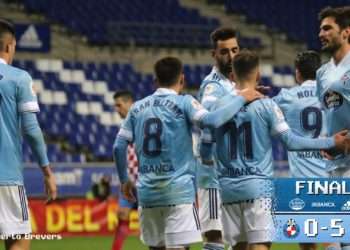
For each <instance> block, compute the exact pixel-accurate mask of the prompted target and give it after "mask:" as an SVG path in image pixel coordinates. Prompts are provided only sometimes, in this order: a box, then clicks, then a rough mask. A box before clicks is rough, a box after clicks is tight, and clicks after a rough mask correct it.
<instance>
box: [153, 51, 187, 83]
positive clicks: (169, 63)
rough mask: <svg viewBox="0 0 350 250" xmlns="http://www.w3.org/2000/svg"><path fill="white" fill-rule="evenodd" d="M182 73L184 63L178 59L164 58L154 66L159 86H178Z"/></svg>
mask: <svg viewBox="0 0 350 250" xmlns="http://www.w3.org/2000/svg"><path fill="white" fill-rule="evenodd" d="M182 72H183V69H182V62H181V61H180V60H179V59H178V58H176V57H164V58H162V59H160V60H158V61H157V62H156V64H155V65H154V73H155V75H156V78H157V81H158V84H159V85H160V86H163V87H170V86H173V85H174V84H176V82H177V81H178V80H179V77H180V74H181V73H182Z"/></svg>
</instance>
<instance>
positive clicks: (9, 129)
mask: <svg viewBox="0 0 350 250" xmlns="http://www.w3.org/2000/svg"><path fill="white" fill-rule="evenodd" d="M0 110H1V113H0V159H1V160H0V185H23V174H22V172H23V165H22V136H21V119H20V113H21V112H38V111H39V106H38V103H37V99H36V95H35V94H34V92H33V90H32V79H31V77H30V76H29V74H28V73H27V72H25V71H23V70H20V69H18V68H15V67H12V66H10V65H7V64H6V63H5V61H4V60H3V59H0Z"/></svg>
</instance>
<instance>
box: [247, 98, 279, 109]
mask: <svg viewBox="0 0 350 250" xmlns="http://www.w3.org/2000/svg"><path fill="white" fill-rule="evenodd" d="M249 106H251V107H252V108H253V109H257V110H260V109H264V110H268V109H269V108H271V107H274V106H277V103H276V102H275V101H274V100H273V99H272V98H270V97H265V98H261V99H258V100H256V101H254V102H252V103H251V104H249Z"/></svg>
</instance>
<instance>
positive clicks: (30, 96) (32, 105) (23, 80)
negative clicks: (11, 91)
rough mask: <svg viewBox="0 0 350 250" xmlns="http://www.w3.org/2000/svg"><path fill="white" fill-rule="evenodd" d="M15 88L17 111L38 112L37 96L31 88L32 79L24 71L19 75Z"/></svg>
mask: <svg viewBox="0 0 350 250" xmlns="http://www.w3.org/2000/svg"><path fill="white" fill-rule="evenodd" d="M17 90H18V92H17V93H18V94H17V104H18V107H19V112H39V104H38V100H37V96H36V94H35V92H34V89H33V80H32V78H31V77H30V75H29V74H28V73H26V72H25V73H23V74H22V75H21V76H20V79H19V82H18V84H17Z"/></svg>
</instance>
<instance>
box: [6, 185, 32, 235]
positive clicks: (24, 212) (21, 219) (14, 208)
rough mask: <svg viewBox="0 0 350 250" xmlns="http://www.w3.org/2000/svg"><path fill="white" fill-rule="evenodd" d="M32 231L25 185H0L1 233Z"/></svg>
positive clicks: (10, 233)
mask: <svg viewBox="0 0 350 250" xmlns="http://www.w3.org/2000/svg"><path fill="white" fill-rule="evenodd" d="M31 232H32V229H31V225H30V220H29V209H28V201H27V196H26V193H25V190H24V187H23V186H0V234H1V235H3V236H5V235H13V234H29V233H31Z"/></svg>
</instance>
